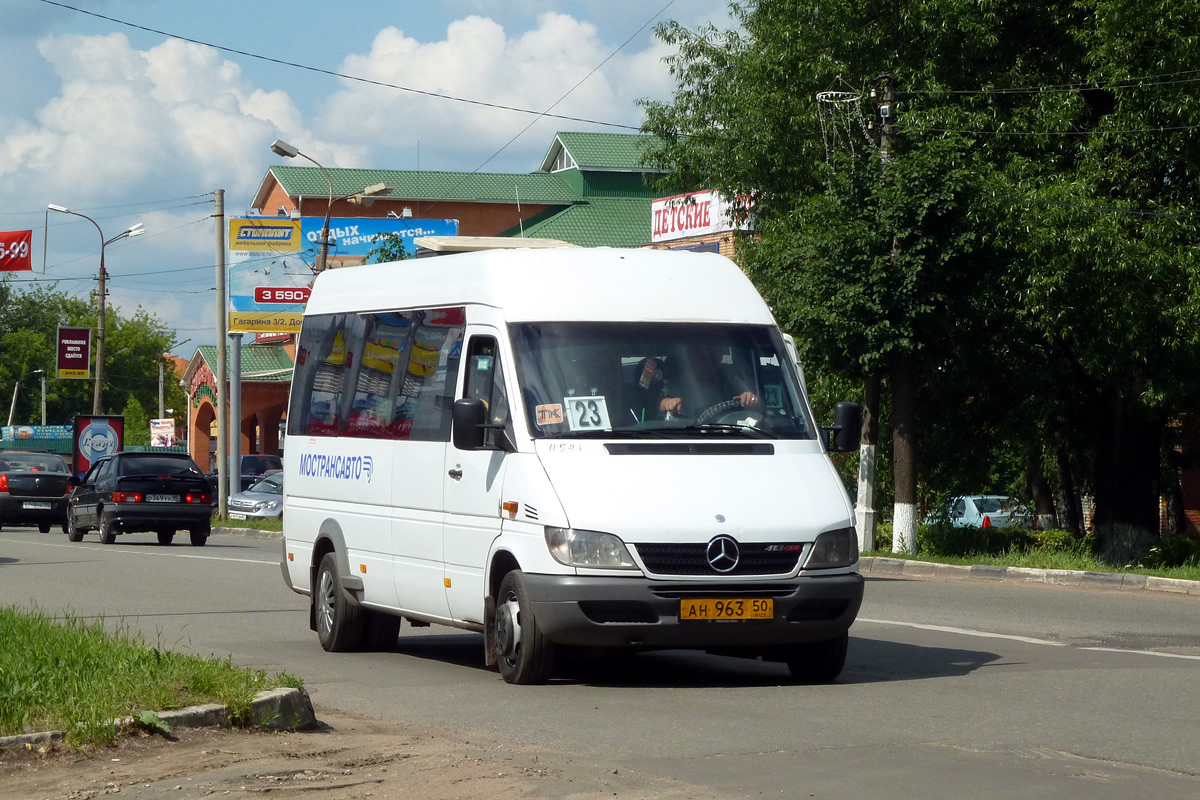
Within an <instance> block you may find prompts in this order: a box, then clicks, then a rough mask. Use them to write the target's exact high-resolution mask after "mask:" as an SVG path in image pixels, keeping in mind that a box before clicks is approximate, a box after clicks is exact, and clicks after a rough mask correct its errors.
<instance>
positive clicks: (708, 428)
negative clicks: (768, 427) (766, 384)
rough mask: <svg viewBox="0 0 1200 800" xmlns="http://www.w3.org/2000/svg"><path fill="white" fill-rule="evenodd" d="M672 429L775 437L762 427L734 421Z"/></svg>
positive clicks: (762, 437)
mask: <svg viewBox="0 0 1200 800" xmlns="http://www.w3.org/2000/svg"><path fill="white" fill-rule="evenodd" d="M670 430H672V431H687V432H695V431H700V432H701V433H748V434H751V438H754V439H774V438H775V437H774V436H772V435H771V434H769V433H767V432H766V431H764V430H762V429H761V428H756V427H754V426H753V425H738V424H737V423H734V422H704V423H700V424H697V425H683V426H681V427H678V428H671V429H670Z"/></svg>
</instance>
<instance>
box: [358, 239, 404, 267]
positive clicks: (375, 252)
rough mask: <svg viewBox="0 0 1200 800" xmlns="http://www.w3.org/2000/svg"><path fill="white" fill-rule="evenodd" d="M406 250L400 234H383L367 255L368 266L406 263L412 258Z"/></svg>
mask: <svg viewBox="0 0 1200 800" xmlns="http://www.w3.org/2000/svg"><path fill="white" fill-rule="evenodd" d="M411 257H412V256H410V255H409V254H408V252H407V251H406V250H405V249H404V237H403V236H401V235H400V234H398V233H383V234H380V235H379V236H378V237H377V238H376V239H375V246H374V247H372V248H371V250H370V252H368V253H367V262H366V263H368V264H382V263H384V262H386V261H404V260H405V259H407V258H411Z"/></svg>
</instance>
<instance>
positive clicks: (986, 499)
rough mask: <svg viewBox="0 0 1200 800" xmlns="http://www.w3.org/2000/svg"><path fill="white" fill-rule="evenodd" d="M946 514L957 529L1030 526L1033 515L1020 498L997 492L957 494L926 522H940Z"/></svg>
mask: <svg viewBox="0 0 1200 800" xmlns="http://www.w3.org/2000/svg"><path fill="white" fill-rule="evenodd" d="M943 514H944V515H945V517H946V519H948V520H949V522H950V524H951V525H953V526H954V527H955V528H1027V527H1029V526H1030V524H1031V523H1030V520H1031V518H1032V517H1031V515H1030V514H1029V511H1028V510H1027V509H1026V508H1025V505H1024V503H1022V502H1021V501H1020V500H1018V499H1017V498H1015V497H1007V496H1005V495H998V494H982V495H979V494H977V495H965V496H963V497H956V498H955V499H954V500H952V501H950V505H949V507H948V509H946V510H943V512H942V513H939V514H935V515H933V516H931V517H930V518H929V519H927V520H926V522H927V523H932V522H937V521H938V520H939V519H940V518H941V517H942V516H943Z"/></svg>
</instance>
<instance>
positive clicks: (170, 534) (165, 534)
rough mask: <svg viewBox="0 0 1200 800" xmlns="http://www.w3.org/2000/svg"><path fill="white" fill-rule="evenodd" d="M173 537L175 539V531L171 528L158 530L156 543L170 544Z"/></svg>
mask: <svg viewBox="0 0 1200 800" xmlns="http://www.w3.org/2000/svg"><path fill="white" fill-rule="evenodd" d="M174 539H175V531H172V530H163V531H158V543H159V544H170V543H171V542H172V541H174Z"/></svg>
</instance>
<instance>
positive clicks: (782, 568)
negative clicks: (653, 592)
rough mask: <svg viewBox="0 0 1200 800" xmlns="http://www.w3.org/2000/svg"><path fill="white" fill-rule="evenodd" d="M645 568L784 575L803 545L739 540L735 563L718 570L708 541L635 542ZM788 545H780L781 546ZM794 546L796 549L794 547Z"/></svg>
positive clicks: (791, 568) (663, 572)
mask: <svg viewBox="0 0 1200 800" xmlns="http://www.w3.org/2000/svg"><path fill="white" fill-rule="evenodd" d="M633 547H634V548H636V549H637V553H638V555H639V556H640V557H641V559H642V563H643V564H645V565H646V569H647V570H649V571H650V572H651V573H653V574H656V575H734V576H736V575H787V574H790V573H792V572H794V571H795V569H796V565H797V563H798V562H799V560H800V555H801V553H803V552H804V550H803V547H802V546H800V545H797V544H794V543H787V544H780V543H777V542H755V543H752V544H745V543H742V544H740V545H739V548H738V549H739V554H738V562H737V566H736V567H734V568H733V569H732V570H730V571H727V572H718V571H717V570H714V569H713V568H712V567H711V566H710V565H709V563H708V543H707V542H704V543H700V544H675V543H670V544H665V543H663V544H644V543H643V544H635V545H633ZM785 547H786V548H788V549H786V550H785V549H782V548H785ZM793 548H796V549H793Z"/></svg>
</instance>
